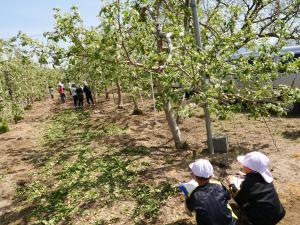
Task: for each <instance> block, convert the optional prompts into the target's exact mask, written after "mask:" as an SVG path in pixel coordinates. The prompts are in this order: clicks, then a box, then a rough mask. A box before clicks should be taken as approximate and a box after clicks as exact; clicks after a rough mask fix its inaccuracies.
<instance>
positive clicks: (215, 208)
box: [186, 159, 237, 225]
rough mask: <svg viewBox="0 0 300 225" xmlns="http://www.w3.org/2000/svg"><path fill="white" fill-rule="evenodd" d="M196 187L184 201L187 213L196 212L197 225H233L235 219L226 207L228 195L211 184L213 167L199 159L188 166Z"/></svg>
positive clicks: (213, 183)
mask: <svg viewBox="0 0 300 225" xmlns="http://www.w3.org/2000/svg"><path fill="white" fill-rule="evenodd" d="M189 167H190V169H191V170H192V174H193V178H194V179H195V180H196V181H197V183H198V185H199V186H198V187H196V189H195V190H193V191H192V193H191V194H190V196H189V197H188V198H187V199H186V207H187V209H188V210H189V211H195V212H196V220H197V224H198V225H235V224H236V219H237V217H236V216H235V215H234V213H233V212H232V210H231V208H230V206H229V205H228V200H229V199H230V193H229V192H228V191H227V189H226V188H225V187H224V186H223V185H222V184H221V183H219V182H212V181H210V178H211V177H212V175H213V167H212V165H211V163H210V162H209V161H208V160H205V159H199V160H197V161H196V162H194V163H191V164H190V165H189Z"/></svg>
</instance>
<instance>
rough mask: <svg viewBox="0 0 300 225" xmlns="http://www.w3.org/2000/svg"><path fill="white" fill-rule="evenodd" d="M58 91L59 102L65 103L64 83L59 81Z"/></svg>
mask: <svg viewBox="0 0 300 225" xmlns="http://www.w3.org/2000/svg"><path fill="white" fill-rule="evenodd" d="M58 92H59V95H60V100H61V102H62V103H65V98H66V95H65V89H64V85H63V84H62V83H61V82H59V84H58Z"/></svg>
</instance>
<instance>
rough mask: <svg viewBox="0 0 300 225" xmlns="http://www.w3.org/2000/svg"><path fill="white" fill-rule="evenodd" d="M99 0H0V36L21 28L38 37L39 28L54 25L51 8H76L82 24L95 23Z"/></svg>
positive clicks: (13, 32)
mask: <svg viewBox="0 0 300 225" xmlns="http://www.w3.org/2000/svg"><path fill="white" fill-rule="evenodd" d="M101 2H102V0H0V38H4V39H6V38H10V37H12V36H14V35H16V34H17V33H18V31H22V32H24V33H26V34H28V35H29V36H31V37H32V38H34V39H42V38H43V36H42V34H43V32H45V31H51V30H52V28H53V25H54V19H53V8H54V7H58V8H61V9H62V11H63V12H65V11H69V9H70V8H71V6H72V5H76V6H78V8H79V12H80V15H81V17H82V18H83V21H84V24H85V25H86V26H96V25H98V24H99V19H98V18H97V17H96V16H97V15H98V13H99V11H100V8H101V5H102V4H101Z"/></svg>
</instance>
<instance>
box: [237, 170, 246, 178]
mask: <svg viewBox="0 0 300 225" xmlns="http://www.w3.org/2000/svg"><path fill="white" fill-rule="evenodd" d="M238 175H239V176H240V177H245V176H246V174H245V173H243V172H242V171H239V172H238Z"/></svg>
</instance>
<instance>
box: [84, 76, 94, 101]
mask: <svg viewBox="0 0 300 225" xmlns="http://www.w3.org/2000/svg"><path fill="white" fill-rule="evenodd" d="M83 92H84V93H85V97H86V101H87V103H88V104H89V105H90V101H91V103H92V105H95V104H94V99H93V96H92V92H91V89H90V88H89V86H88V84H87V82H86V81H85V82H84V85H83Z"/></svg>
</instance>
